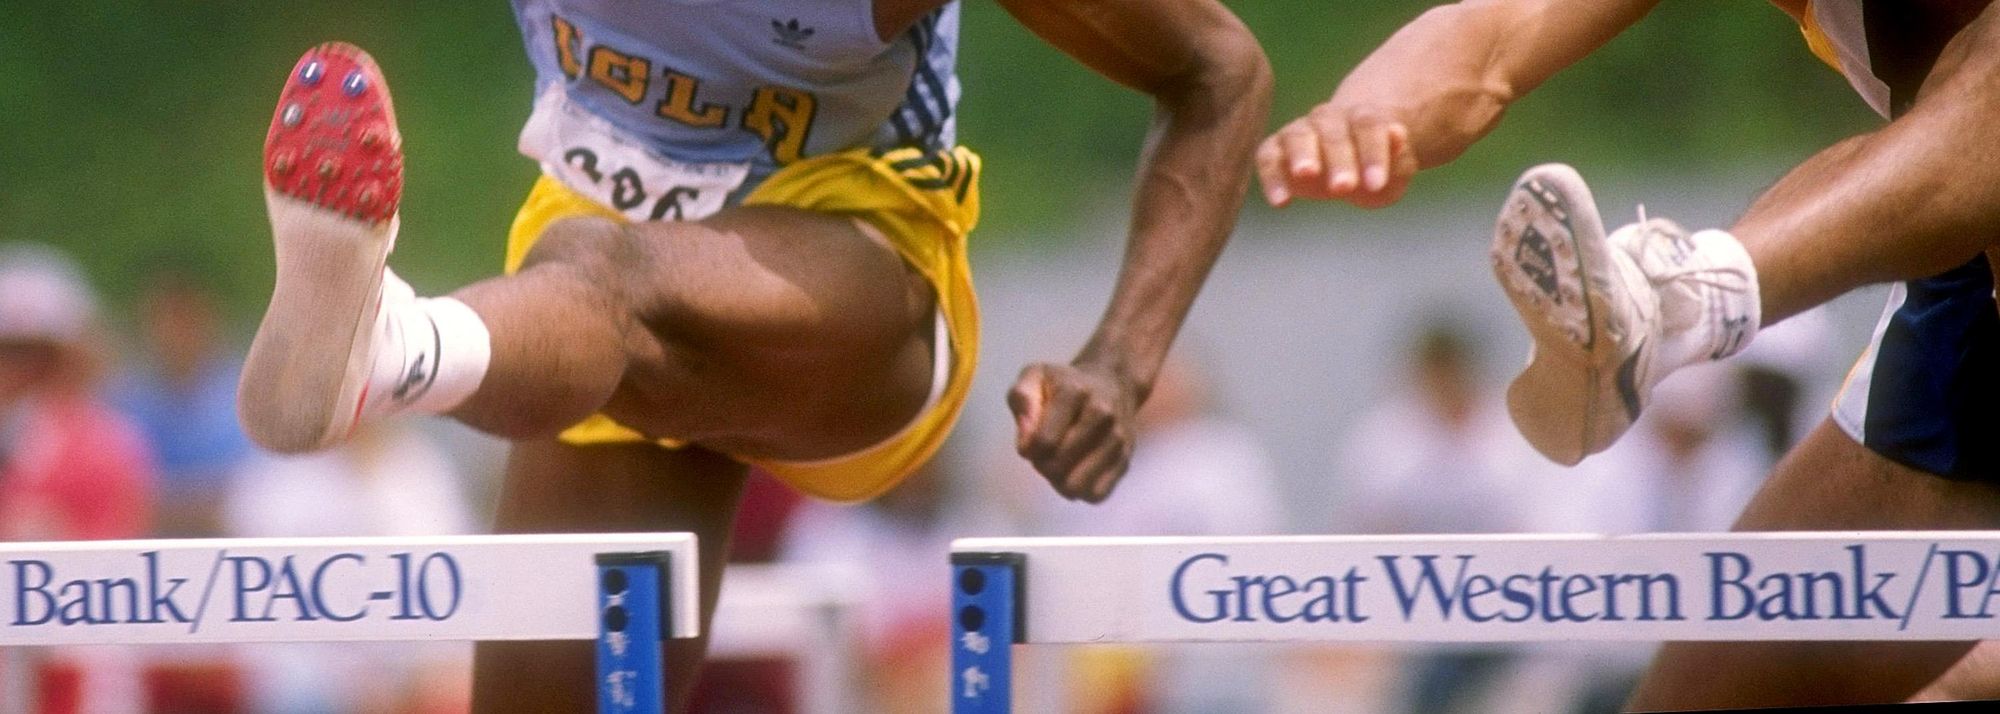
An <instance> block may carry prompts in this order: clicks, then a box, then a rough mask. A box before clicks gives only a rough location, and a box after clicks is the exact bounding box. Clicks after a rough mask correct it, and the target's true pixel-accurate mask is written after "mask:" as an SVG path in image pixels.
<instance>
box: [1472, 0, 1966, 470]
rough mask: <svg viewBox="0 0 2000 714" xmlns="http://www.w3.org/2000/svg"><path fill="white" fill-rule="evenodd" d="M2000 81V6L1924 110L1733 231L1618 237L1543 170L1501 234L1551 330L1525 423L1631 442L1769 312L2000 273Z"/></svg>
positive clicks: (1837, 156) (1520, 298) (1592, 448)
mask: <svg viewBox="0 0 2000 714" xmlns="http://www.w3.org/2000/svg"><path fill="white" fill-rule="evenodd" d="M1994 76H2000V7H1988V8H1987V9H1986V10H1984V11H1983V12H1981V14H1980V15H1979V17H1977V18H1976V19H1975V20H1973V21H1972V23H1971V24H1970V25H1969V26H1967V27H1966V28H1965V29H1964V30H1962V31H1960V32H1959V33H1958V34H1957V35H1955V36H1953V38H1952V39H1951V40H1950V41H1949V42H1948V43H1944V49H1943V50H1942V54H1941V56H1940V57H1939V59H1938V61H1937V62H1936V63H1935V64H1934V65H1933V66H1932V67H1931V71H1930V73H1929V74H1928V76H1927V78H1926V79H1925V83H1924V87H1923V91H1922V92H1920V93H1918V95H1917V98H1916V100H1915V102H1914V105H1913V108H1912V109H1911V110H1910V111H1909V112H1907V113H1905V114H1904V115H1902V116H1901V117H1899V118H1897V119H1896V120H1895V121H1893V122H1891V123H1890V124H1889V126H1887V127H1886V128H1884V129H1882V130H1880V131H1877V132H1875V133H1872V134H1868V135H1864V136H1859V137H1855V138H1852V139H1849V140H1847V141H1844V142H1841V143H1840V144H1837V145H1835V146H1834V147H1832V148H1830V149H1827V150H1825V151H1823V152H1821V153H1819V154H1817V155H1815V156H1813V157H1812V158H1811V159H1808V160H1807V161H1806V162H1805V163H1803V164H1802V165H1800V166H1799V167H1798V168H1796V169H1794V170H1793V171H1792V172H1791V173H1790V174H1788V175H1787V176H1785V178H1784V179H1782V180H1781V181H1779V183H1778V184H1777V185H1776V186H1775V187H1773V188H1772V190H1770V191H1769V192H1767V193H1766V194H1765V195H1764V196H1762V197H1760V198H1759V199H1758V200H1757V202H1756V203H1755V204H1754V205H1753V206H1752V208H1751V209H1750V211H1749V212H1748V213H1747V214H1746V215H1745V216H1744V217H1743V218H1742V220H1740V221H1739V222H1738V223H1737V224H1736V225H1735V226H1734V228H1733V229H1732V230H1731V231H1730V232H1724V231H1719V230H1708V231H1700V232H1698V233H1694V234H1692V235H1689V234H1688V233H1687V232H1686V231H1684V230H1682V229H1681V228H1680V227H1679V226H1676V225H1673V224H1672V223H1671V222H1669V221H1647V222H1643V223H1635V224H1632V225H1628V226H1626V227H1624V228H1622V229H1620V230H1618V231H1616V232H1613V233H1611V234H1610V235H1608V236H1607V235H1606V233H1605V230H1604V226H1603V224H1602V222H1601V221H1599V219H1598V214H1597V211H1596V206H1595V205H1594V204H1593V203H1592V200H1591V198H1590V193H1589V190H1588V189H1587V188H1586V187H1585V186H1584V184H1583V181H1582V179H1581V178H1580V177H1578V176H1577V175H1576V173H1575V172H1574V171H1573V170H1570V169H1569V168H1568V167H1563V166H1543V167H1537V168H1535V169H1531V170H1529V171H1528V172H1527V173H1526V174H1524V175H1523V177H1522V179H1521V181H1520V182H1519V183H1518V184H1516V186H1515V189H1514V191H1513V193H1512V194H1511V195H1510V196H1509V198H1508V201H1507V204H1506V207H1505V208H1503V210H1502V213H1501V216H1500V220H1499V223H1498V225H1497V226H1496V229H1495V233H1494V244H1493V258H1494V267H1495V272H1496V276H1497V277H1498V278H1499V279H1500V282H1501V285H1502V286H1503V287H1504V288H1505V289H1506V290H1507V292H1508V295H1509V297H1510V298H1511V299H1512V300H1513V302H1514V305H1515V308H1516V309H1517V311H1518V312H1519V313H1520V315H1521V318H1522V321H1523V322H1524V323H1525V324H1526V325H1527V326H1528V328H1529V332H1530V334H1531V335H1532V336H1533V337H1534V338H1535V345H1536V348H1535V352H1534V354H1533V359H1532V361H1531V363H1530V365H1529V367H1528V368H1526V369H1524V370H1523V371H1522V373H1521V375H1520V376H1519V377H1517V378H1516V379H1515V381H1514V383H1513V384H1512V386H1511V387H1510V388H1509V390H1508V408H1509V411H1510V413H1511V414H1512V415H1513V417H1514V423H1515V424H1516V425H1517V426H1518V427H1519V428H1520V430H1521V433H1522V435H1523V436H1525V437H1526V438H1527V439H1528V441H1529V442H1530V443H1532V444H1534V445H1535V447H1536V448H1537V449H1539V450H1540V451H1541V452H1542V453H1543V454H1545V455H1547V456H1548V457H1549V458H1550V459H1552V460H1555V461H1558V462H1560V463H1565V464H1574V463H1576V462H1577V461H1579V460H1581V459H1582V458H1584V457H1585V456H1588V455H1590V454H1593V453H1596V452H1598V451H1601V450H1603V449H1604V448H1606V447H1608V446H1610V445H1611V444H1612V443H1613V442H1614V441H1616V439H1617V438H1618V437H1619V435H1621V434H1623V433H1624V431H1625V429H1626V428H1628V427H1629V426H1630V424H1631V422H1632V420H1633V419H1636V418H1637V417H1638V415H1639V412H1640V410H1641V409H1643V407H1644V405H1645V403H1646V401H1647V399H1648V397H1649V394H1650V392H1651V389H1652V387H1653V385H1655V384H1657V383H1658V382H1659V381H1660V380H1662V379H1665V378H1666V377H1667V375H1669V374H1671V373H1672V372H1674V371H1675V370H1677V369H1679V368H1681V367H1683V366H1686V365H1688V364H1691V363H1695V362H1702V361H1708V360H1714V359H1722V358H1724V357H1728V356H1729V355H1731V354H1734V353H1735V352H1736V351H1738V350H1740V349H1742V348H1743V347H1744V346H1745V345H1746V344H1748V342H1749V338H1750V336H1751V335H1754V334H1755V332H1756V330H1757V329H1758V327H1759V325H1760V324H1763V325H1768V324H1771V323H1773V322H1775V321H1777V320H1780V319H1783V318H1785V317H1788V316H1790V315H1792V314H1795V313H1797V312H1799V311H1801V310H1804V309H1806V308H1809V307H1812V306H1813V305H1817V304H1819V303H1821V302H1824V301H1826V300H1828V299H1831V298H1833V297H1835V296H1838V295H1840V294H1841V293H1844V292H1846V291H1848V290H1852V289H1854V288H1857V287H1860V286H1862V285H1867V284H1870V283H1876V282H1883V281H1889V280H1917V279H1921V278H1926V277H1930V276H1935V275H1939V274H1941V273H1945V272H1946V271H1948V270H1952V269H1961V270H1967V271H1970V272H1975V273H1977V275H1974V276H1970V277H1976V278H1978V279H1980V280H1985V279H1986V278H1987V277H1988V274H1987V272H1986V269H1985V267H1984V266H1983V265H1976V264H1974V265H1970V267H1967V266H1968V265H1969V263H1970V262H1971V261H1972V260H1973V259H1974V258H1975V257H1976V256H1978V255H1979V252H1980V251H1981V250H1984V249H1987V248H1989V247H1993V243H1994V240H1995V238H1996V236H2000V123H1996V122H1993V121H1991V117H1992V116H1993V115H1994V114H1995V113H1996V112H2000V82H1994V81H1993V80H1992V77H1994ZM1968 279H1970V278H1969V277H1968V276H1967V275H1958V276H1956V280H1958V281H1959V282H1964V281H1965V280H1968ZM1981 292H1984V291H1983V290H1982V291H1981ZM1760 306H1761V307H1760Z"/></svg>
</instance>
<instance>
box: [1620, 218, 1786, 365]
mask: <svg viewBox="0 0 2000 714" xmlns="http://www.w3.org/2000/svg"><path fill="white" fill-rule="evenodd" d="M1687 240H1688V243H1689V244H1690V246H1691V248H1692V250H1689V251H1686V252H1685V253H1682V254H1681V255H1680V256H1678V258H1679V260H1677V261H1675V262H1676V263H1677V264H1676V265H1674V266H1673V267H1671V268H1665V270H1667V271H1670V272H1671V273H1673V274H1677V275H1678V277H1674V278H1671V279H1669V280H1666V281H1665V282H1664V283H1660V284H1656V287H1657V288H1658V289H1659V290H1660V319H1661V322H1662V326H1663V328H1664V329H1663V330H1662V331H1661V332H1662V334H1661V337H1662V338H1663V339H1662V340H1661V343H1662V344H1661V345H1660V359H1661V360H1662V361H1663V362H1664V363H1665V366H1667V367H1668V368H1669V369H1674V368H1679V367H1683V366H1686V365H1689V364H1693V363H1696V362H1705V361H1710V360H1719V359H1723V358H1725V357H1728V356H1730V355H1733V354H1736V353H1737V352H1741V351H1743V348H1744V347H1747V346H1749V345H1750V340H1751V338H1753V337H1755V336H1756V335H1757V328H1758V327H1759V326H1760V324H1761V319H1762V315H1763V305H1762V303H1761V302H1759V300H1760V298H1759V296H1758V286H1757V267H1756V266H1755V265H1752V264H1751V263H1750V253H1749V252H1748V251H1745V250H1744V249H1743V243H1742V242H1741V241H1738V240H1737V239H1736V236H1733V235H1730V234H1729V232H1727V231H1722V230H1713V229H1711V230H1705V231H1700V232H1697V233H1695V234H1694V235H1691V236H1688V238H1687ZM1646 272H1647V273H1648V274H1649V275H1650V276H1655V277H1657V276H1660V275H1662V273H1661V272H1656V271H1655V270H1653V269H1649V270H1647V271H1646Z"/></svg>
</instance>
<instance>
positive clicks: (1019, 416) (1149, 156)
mask: <svg viewBox="0 0 2000 714" xmlns="http://www.w3.org/2000/svg"><path fill="white" fill-rule="evenodd" d="M1000 4H1001V5H1002V6H1003V7H1005V8H1006V9H1007V11H1008V12H1010V13H1012V14H1013V15H1014V17H1015V18H1017V19H1019V20H1020V21H1021V24H1023V25H1025V26H1027V28H1028V29H1029V30H1032V31H1033V32H1034V33H1035V34H1037V35H1040V36H1041V37H1042V38H1043V39H1045V40H1047V41H1048V42H1049V43H1050V44H1052V45H1054V46H1056V47H1057V48H1058V49H1061V50H1063V51H1064V52H1066V53H1068V54H1069V55H1071V56H1073V57H1075V58H1076V59H1077V60H1079V61H1081V62H1082V63H1083V64H1085V65H1088V66H1089V67H1091V68H1092V69H1095V70H1097V71H1098V72H1099V73H1102V74H1103V75H1105V76H1106V77H1109V78H1111V79H1113V80H1115V81H1117V82H1119V83H1120V84H1124V85H1126V86H1128V87H1132V88H1134V89H1137V90H1139V91H1142V92H1145V93H1147V94H1149V95H1151V96H1152V97H1153V99H1154V100H1155V102H1156V103H1157V106H1158V109H1157V113H1156V115H1155V119H1154V122H1153V127H1152V131H1151V132H1150V133H1149V134H1148V135H1147V138H1146V145H1145V149H1144V152H1143V154H1142V156H1141V157H1140V166H1139V180H1138V190H1137V195H1136V197H1135V198H1134V200H1133V207H1132V208H1133V218H1132V225H1131V237H1130V240H1129V242H1128V243H1127V245H1126V250H1125V261H1124V265H1123V267H1122V269H1121V270H1120V271H1119V275H1118V285H1117V288H1116V290H1115V291H1114V292H1113V293H1112V296H1111V304H1110V306H1109V307H1107V308H1106V309H1105V311H1104V316H1103V318H1102V319H1101V320H1100V321H1099V322H1098V326H1097V330H1096V332H1095V333H1093V334H1092V335H1091V338H1090V341H1089V342H1088V343H1087V344H1085V345H1084V347H1083V350H1082V351H1081V352H1079V353H1078V354H1077V356H1076V358H1075V359H1074V360H1071V362H1070V363H1069V364H1067V365H1057V364H1032V365H1029V366H1028V367H1027V368H1026V369H1024V370H1022V372H1021V377H1020V380H1019V381H1018V382H1016V384H1015V385H1014V389H1013V391H1011V392H1010V393H1009V394H1008V395H1007V402H1008V405H1009V406H1010V407H1012V408H1013V410H1014V417H1015V426H1016V428H1017V430H1018V431H1017V436H1016V440H1015V445H1016V447H1017V449H1018V450H1019V451H1020V452H1021V455H1022V456H1025V457H1027V458H1028V459H1029V460H1030V461H1032V462H1033V463H1034V464H1035V468H1036V470H1038V471H1040V472H1041V473H1042V475H1043V477H1045V478H1047V479H1048V480H1049V483H1050V484H1051V485H1053V486H1054V487H1055V489H1056V491H1057V492H1058V493H1061V494H1062V495H1063V496H1064V497H1067V498H1071V499H1076V498H1082V499H1084V500H1087V501H1090V502H1093V503H1095V502H1098V501H1102V500H1104V498H1105V497H1106V496H1109V495H1110V494H1111V487H1112V486H1113V485H1114V484H1116V483H1117V481H1118V478H1119V477H1120V476H1123V475H1124V473H1125V466H1126V463H1127V461H1128V460H1129V459H1130V457H1131V454H1132V432H1133V425H1132V416H1133V412H1134V411H1136V410H1137V409H1138V406H1139V404H1140V403H1142V402H1144V401H1145V398H1146V394H1147V393H1148V392H1149V391H1150V390H1151V388H1152V384H1153V379H1154V377H1155V376H1156V374H1157V373H1158V371H1159V368H1160V362H1161V361H1162V360H1164V359H1165V358H1166V354H1167V348H1168V347H1169V346H1170V345H1172V344H1173V340H1174V335H1175V333H1177V332H1179V331H1180V326H1181V321H1182V320H1183V319H1185V318H1186V317H1187V312H1188V308H1189V307H1190V306H1192V305H1193V304H1194V298H1195V293H1197V292H1198V291H1199V290H1200V289H1201V284H1202V281H1203V280H1204V279H1206V278H1207V276H1208V271H1209V267H1210V266H1212V265H1214V263H1215V258H1216V255H1217V254H1218V253H1220V252H1221V251H1222V245H1223V242H1224V241H1225V240H1227V239H1228V237H1229V232H1230V229H1231V227H1232V226H1233V225H1234V224H1235V221H1236V211H1237V209H1238V208H1240V207H1241V206H1242V202H1243V193H1244V191H1245V190H1246V189H1247V188H1248V187H1249V183H1250V162H1249V161H1248V159H1249V157H1250V152H1251V150H1252V148H1253V147H1254V146H1255V144H1256V141H1257V134H1258V132H1260V131H1261V127H1262V126H1263V124H1264V121H1265V119H1266V117H1268V116H1269V114H1270V104H1271V85H1272V78H1271V68H1270V64H1269V63H1268V62H1267V61H1266V60H1265V59H1264V52H1263V50H1262V48H1260V47H1259V46H1258V45H1257V40H1256V38H1255V37H1252V36H1251V35H1250V31H1249V30H1248V29H1247V28H1245V27H1244V26H1243V23H1242V22H1241V21H1239V20H1237V19H1236V17H1235V16H1234V15H1231V14H1230V13H1229V11H1228V10H1227V9H1225V8H1223V7H1222V5H1221V4H1220V3H1218V2H1216V1H1215V0H1172V1H1162V0H1001V2H1000Z"/></svg>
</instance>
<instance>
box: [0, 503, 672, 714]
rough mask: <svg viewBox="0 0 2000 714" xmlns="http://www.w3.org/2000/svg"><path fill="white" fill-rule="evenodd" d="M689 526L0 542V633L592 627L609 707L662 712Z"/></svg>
mask: <svg viewBox="0 0 2000 714" xmlns="http://www.w3.org/2000/svg"><path fill="white" fill-rule="evenodd" d="M695 558H696V555H695V538H694V536H693V535H691V534H687V533H638V534H595V535H501V536H439V537H417V538H226V539H201V540H133V541H79V542H61V543H8V544H0V578H4V582H5V586H4V587H3V588H0V618H4V619H0V623H4V624H0V646H6V647H12V646H48V645H83V644H173V643H192V642H304V641H364V640H365V641H379V640H590V639H595V640H596V641H597V673H598V674H597V701H598V710H599V711H604V712H659V711H662V709H663V707H664V692H665V690H664V685H665V676H664V675H665V673H664V671H663V663H662V656H661V655H662V653H661V651H660V646H661V644H662V643H663V642H664V640H665V638H669V637H675V638H685V637H694V636H696V635H697V633H698V632H699V628H700V621H701V618H700V610H699V601H698V595H697V588H696V587H695V584H696V582H697V577H698V576H697V574H696V566H697V563H696V560H695Z"/></svg>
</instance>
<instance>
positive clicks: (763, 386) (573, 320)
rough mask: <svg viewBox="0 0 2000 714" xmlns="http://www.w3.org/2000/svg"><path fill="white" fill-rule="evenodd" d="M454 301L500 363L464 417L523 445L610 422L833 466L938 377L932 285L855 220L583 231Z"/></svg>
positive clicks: (765, 217)
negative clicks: (470, 315)
mask: <svg viewBox="0 0 2000 714" xmlns="http://www.w3.org/2000/svg"><path fill="white" fill-rule="evenodd" d="M454 297H457V298H458V299H460V300H462V301H463V302H464V303H465V304H467V305H469V306H471V307H472V309H473V310H474V311H475V312H477V313H478V314H479V316H480V318H481V319H482V320H483V321H484V322H485V324H486V325H487V327H488V330H489V331H490V332H491V334H492V362H491V365H490V367H489V368H488V370H487V372H486V375H485V379H484V381H483V382H482V383H481V384H480V386H479V389H478V391H477V392H476V393H474V394H473V395H472V397H471V398H470V399H469V400H467V401H466V402H465V403H464V404H462V405H460V406H459V407H458V408H457V409H456V410H454V411H453V412H452V415H453V416H455V417H457V418H459V419H460V420H462V421H464V422H466V423H467V424H470V425H472V426H475V427H478V428H481V429H485V430H488V431H493V432H496V433H499V434H502V435H505V436H510V437H516V438H520V437H533V436H538V435H539V436H545V435H548V434H552V433H554V432H555V431H556V430H559V429H562V428H564V427H567V426H569V425H570V424H573V423H575V422H576V421H578V420H579V419H582V418H583V417H584V416H587V415H589V414H590V413H592V412H594V411H599V410H602V411H604V412H605V413H606V414H609V415H610V416H612V417H613V418H615V419H617V420H618V421H619V422H620V423H623V424H626V425H628V426H631V427H632V428H635V429H638V430H640V431H642V432H645V433H647V434H651V435H657V436H670V437H674V438H678V439H684V440H689V441H697V442H700V443H703V444H706V445H709V446H712V447H718V448H722V449H724V450H727V451H729V452H731V453H736V454H743V455H753V456H759V457H766V458H777V459H791V460H801V459H813V458H824V457H828V456H834V455H838V454H842V453H847V452H851V451H854V450H856V449H860V448H863V447H865V446H868V445H869V444H872V443H875V442H877V441H880V440H881V439H883V438H886V437H888V436H889V435H891V434H893V433H894V432H895V431H896V430H897V429H899V428H901V427H902V426H903V425H904V424H905V423H907V422H908V421H909V420H910V418H911V417H912V416H913V415H914V414H915V413H916V411H917V409H918V407H919V406H920V405H921V404H922V403H923V401H924V398H925V396H926V395H927V393H928V390H929V387H930V382H931V375H932V371H931V363H930V362H931V352H930V350H929V347H928V345H929V340H930V338H931V337H932V332H933V319H934V318H933V316H932V293H931V291H930V288H929V286H928V285H927V284H926V283H925V282H924V281H923V279H922V278H921V277H919V276H918V275H917V274H916V273H915V272H914V271H912V270H910V269H909V268H908V267H907V265H906V264H905V263H904V262H903V260H902V259H901V257H900V256H898V255H897V254H896V252H895V251H894V250H892V249H891V248H889V247H888V246H887V244H886V243H884V242H882V241H880V240H878V239H876V238H873V237H871V236H870V235H869V234H868V233H867V232H865V231H864V230H863V228H862V227H861V226H860V224H858V223H857V222H856V221H854V220H852V219H848V218H843V217H835V216H827V215H823V214H817V213H812V212H809V211H802V210H797V209H789V208H776V207H750V208H740V209H734V210H731V211H726V212H724V213H723V214H720V215H718V216H716V217H714V218H711V219H708V220H705V221H701V222H694V223H643V224H635V225H629V226H624V225H619V224H616V223H613V222H611V221H606V220H602V219H570V220H566V221H561V222H558V223H555V224H553V225H551V226H550V227H549V228H548V229H547V231H545V232H544V234H543V237H542V238H541V240H540V241H539V242H538V243H537V244H536V246H535V249H534V250H533V251H531V252H530V253H529V254H528V257H527V260H526V261H525V263H524V266H523V268H522V269H521V270H520V271H519V272H518V273H516V274H515V275H511V276H506V277H501V278H494V279H492V280H488V281H485V282H481V283H478V284H475V285H472V286H470V287H467V288H465V289H463V290H461V291H459V292H458V293H456V294H455V295H454Z"/></svg>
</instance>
